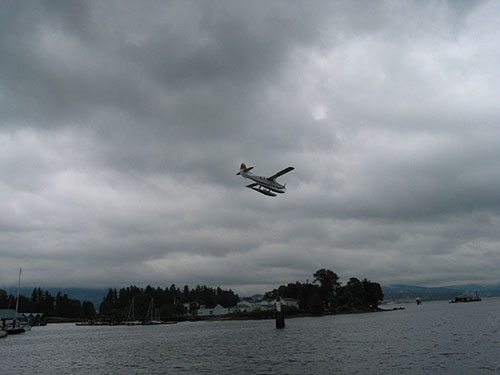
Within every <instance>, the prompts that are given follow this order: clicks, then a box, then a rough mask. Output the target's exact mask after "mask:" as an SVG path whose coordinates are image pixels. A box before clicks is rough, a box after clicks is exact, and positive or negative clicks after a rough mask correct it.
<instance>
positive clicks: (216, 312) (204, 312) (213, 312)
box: [197, 305, 229, 316]
mask: <svg viewBox="0 0 500 375" xmlns="http://www.w3.org/2000/svg"><path fill="white" fill-rule="evenodd" d="M228 313H229V309H228V308H225V307H222V306H221V305H217V306H215V307H212V308H206V307H204V306H200V308H199V309H198V313H197V315H198V316H220V315H226V314H228Z"/></svg>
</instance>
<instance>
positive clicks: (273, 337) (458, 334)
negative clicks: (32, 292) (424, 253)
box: [0, 299, 500, 375]
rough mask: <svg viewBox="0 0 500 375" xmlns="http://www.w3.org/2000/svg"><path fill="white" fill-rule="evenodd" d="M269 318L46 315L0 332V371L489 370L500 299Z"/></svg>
mask: <svg viewBox="0 0 500 375" xmlns="http://www.w3.org/2000/svg"><path fill="white" fill-rule="evenodd" d="M404 306H405V310H402V311H391V312H383V313H369V314H356V315H336V316H325V317H319V318H296V319H287V321H286V328H285V329H283V330H277V329H275V328H274V321H272V320H260V321H219V322H196V323H190V322H185V323H179V324H174V325H162V326H132V327H127V326H116V327H77V326H75V325H74V324H52V325H48V326H46V327H34V328H33V329H32V331H31V332H27V333H25V334H23V335H17V336H9V337H7V338H5V339H1V340H0V374H2V375H10V374H16V375H17V374H215V373H217V374H266V375H268V374H367V373H372V374H398V375H399V374H490V373H491V374H496V373H499V372H500V361H499V360H498V353H499V352H500V350H499V349H500V348H499V347H500V345H499V342H500V299H483V301H482V302H475V303H463V304H449V303H447V302H425V301H424V303H423V304H422V305H420V306H417V305H416V304H407V305H404Z"/></svg>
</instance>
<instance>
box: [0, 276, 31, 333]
mask: <svg viewBox="0 0 500 375" xmlns="http://www.w3.org/2000/svg"><path fill="white" fill-rule="evenodd" d="M21 272H22V268H19V282H18V284H17V299H16V313H15V316H14V319H13V320H12V322H10V324H7V326H6V328H5V330H6V331H7V333H8V334H9V335H17V334H20V333H24V332H26V331H31V326H30V325H29V324H28V323H27V321H23V322H21V321H19V320H18V316H17V315H18V310H19V293H20V291H21Z"/></svg>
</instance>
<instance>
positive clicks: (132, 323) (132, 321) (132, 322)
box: [125, 297, 142, 326]
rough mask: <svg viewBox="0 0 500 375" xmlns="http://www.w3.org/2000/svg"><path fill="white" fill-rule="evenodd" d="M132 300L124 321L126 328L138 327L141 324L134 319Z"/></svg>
mask: <svg viewBox="0 0 500 375" xmlns="http://www.w3.org/2000/svg"><path fill="white" fill-rule="evenodd" d="M134 298H135V297H132V302H131V304H130V307H129V308H128V314H127V320H126V321H125V325H127V326H138V325H140V324H142V322H141V321H139V320H136V319H135V304H134Z"/></svg>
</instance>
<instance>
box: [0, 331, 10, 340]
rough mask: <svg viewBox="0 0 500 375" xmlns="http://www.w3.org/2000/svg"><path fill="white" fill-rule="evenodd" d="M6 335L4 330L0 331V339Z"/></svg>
mask: <svg viewBox="0 0 500 375" xmlns="http://www.w3.org/2000/svg"><path fill="white" fill-rule="evenodd" d="M7 335H8V333H7V331H6V330H3V329H0V339H1V338H3V337H6V336H7Z"/></svg>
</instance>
